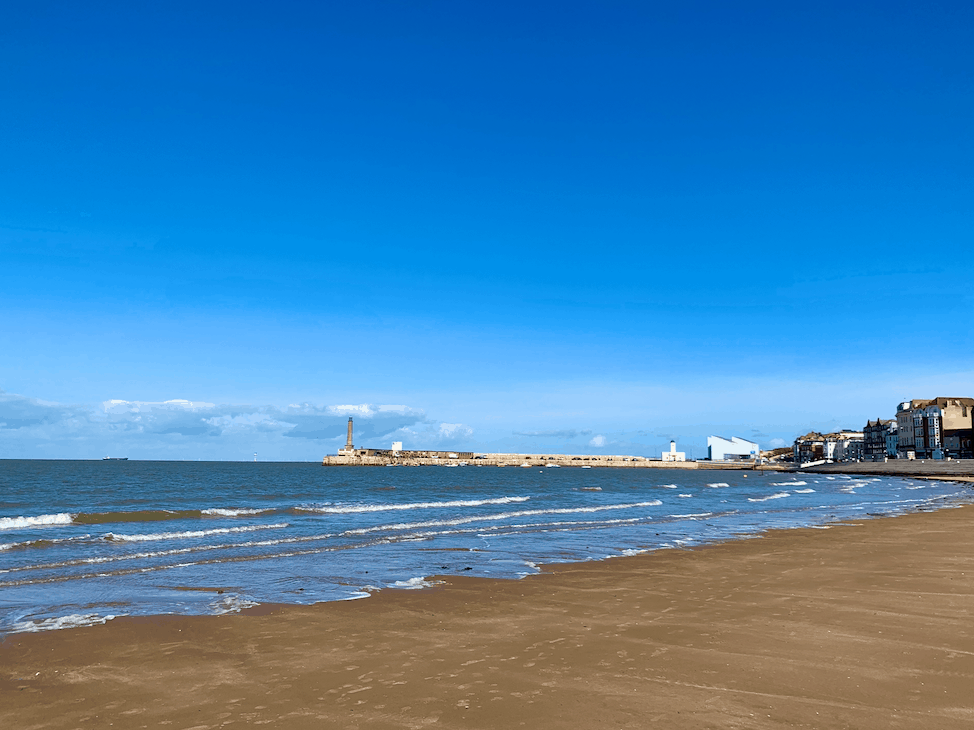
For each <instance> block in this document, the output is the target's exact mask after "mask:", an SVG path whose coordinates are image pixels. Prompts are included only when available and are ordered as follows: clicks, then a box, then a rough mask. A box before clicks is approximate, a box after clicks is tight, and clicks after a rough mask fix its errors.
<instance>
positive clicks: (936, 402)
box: [910, 398, 974, 408]
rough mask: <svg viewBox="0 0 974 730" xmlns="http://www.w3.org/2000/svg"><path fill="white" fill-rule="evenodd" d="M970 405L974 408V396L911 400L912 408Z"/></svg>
mask: <svg viewBox="0 0 974 730" xmlns="http://www.w3.org/2000/svg"><path fill="white" fill-rule="evenodd" d="M950 405H955V406H968V407H972V408H974V398H931V399H930V400H911V401H910V407H911V408H926V407H927V406H940V407H941V408H946V407H947V406H950Z"/></svg>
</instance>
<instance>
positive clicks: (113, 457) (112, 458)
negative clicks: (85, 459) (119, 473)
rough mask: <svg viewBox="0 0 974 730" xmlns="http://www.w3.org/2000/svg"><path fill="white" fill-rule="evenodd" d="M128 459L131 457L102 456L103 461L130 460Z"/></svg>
mask: <svg viewBox="0 0 974 730" xmlns="http://www.w3.org/2000/svg"><path fill="white" fill-rule="evenodd" d="M128 460H129V457H127V456H106V457H104V458H102V461H128Z"/></svg>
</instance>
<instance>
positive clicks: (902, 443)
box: [896, 398, 974, 459]
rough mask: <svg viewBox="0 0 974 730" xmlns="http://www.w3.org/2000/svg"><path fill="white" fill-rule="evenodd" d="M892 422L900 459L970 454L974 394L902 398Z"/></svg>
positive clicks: (973, 455)
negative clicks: (962, 396)
mask: <svg viewBox="0 0 974 730" xmlns="http://www.w3.org/2000/svg"><path fill="white" fill-rule="evenodd" d="M896 425H897V433H898V443H897V455H898V456H899V458H901V459H946V458H950V459H971V458H974V447H972V443H974V398H933V399H931V400H910V401H904V402H902V403H900V404H899V405H898V406H897V407H896Z"/></svg>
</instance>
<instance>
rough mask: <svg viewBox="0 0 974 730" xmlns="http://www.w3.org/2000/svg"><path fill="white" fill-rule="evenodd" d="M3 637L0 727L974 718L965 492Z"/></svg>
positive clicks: (856, 722) (683, 724)
mask: <svg viewBox="0 0 974 730" xmlns="http://www.w3.org/2000/svg"><path fill="white" fill-rule="evenodd" d="M444 580H445V581H446V582H445V583H444V584H443V585H441V586H438V587H436V588H433V589H429V590H424V591H385V592H383V593H382V594H379V595H376V596H374V597H372V598H369V599H365V600H359V601H350V602H344V603H329V604H320V605H317V606H310V607H293V606H289V607H268V606H262V607H260V608H258V609H255V610H253V611H251V612H249V613H246V614H241V615H230V616H216V617H185V618H174V617H156V618H148V619H134V618H120V619H116V620H114V621H111V622H109V623H108V624H106V625H103V626H95V627H89V628H82V629H71V630H62V631H57V632H47V633H41V634H32V635H25V634H18V635H13V636H11V637H8V638H7V640H6V641H4V642H3V643H2V644H0V727H4V728H42V727H43V728H77V727H81V728H88V727H93V728H94V727H97V728H107V727H113V728H144V727H149V728H154V727H160V726H164V727H167V728H194V729H197V730H202V728H218V727H240V728H242V727H250V726H253V725H258V724H260V725H261V726H264V727H270V728H305V727H309V728H310V727H315V728H322V727H325V728H332V727H334V728H426V727H450V728H452V727H458V728H465V727H470V728H516V727H529V728H538V727H540V728H594V727H600V728H602V727H606V728H615V727H619V728H645V727H649V726H654V725H657V726H659V727H663V728H779V727H808V728H890V727H892V728H901V727H910V728H962V727H963V728H970V727H972V725H974V507H964V508H961V509H948V510H942V511H940V512H936V513H917V514H910V515H905V516H902V517H897V518H887V519H876V520H866V521H861V522H855V523H849V525H846V526H835V527H832V528H831V529H828V530H814V529H808V530H791V531H780V532H773V533H770V534H768V535H766V536H764V537H762V538H760V539H752V540H743V541H739V542H731V543H725V544H722V545H717V546H711V547H706V548H700V549H695V550H689V551H683V550H680V551H677V550H667V551H661V552H658V553H654V554H647V555H638V556H634V557H629V558H619V559H615V560H610V561H605V562H602V563H588V564H582V565H560V566H551V567H550V568H548V569H547V570H546V573H545V574H543V575H539V576H533V577H531V578H528V579H525V580H523V581H501V580H482V579H475V578H456V577H450V578H446V579H444Z"/></svg>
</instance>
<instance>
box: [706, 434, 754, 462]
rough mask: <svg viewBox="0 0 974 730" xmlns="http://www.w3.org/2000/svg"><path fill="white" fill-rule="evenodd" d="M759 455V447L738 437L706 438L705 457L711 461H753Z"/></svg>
mask: <svg viewBox="0 0 974 730" xmlns="http://www.w3.org/2000/svg"><path fill="white" fill-rule="evenodd" d="M760 454H761V447H760V446H758V445H757V444H756V443H754V442H753V441H747V440H746V439H742V438H740V437H738V436H731V437H730V438H729V439H727V438H724V437H723V436H708V437H707V457H708V458H709V459H710V460H711V461H740V460H742V459H755V458H757V457H758V456H760Z"/></svg>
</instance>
